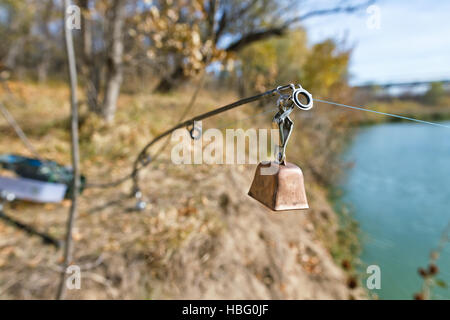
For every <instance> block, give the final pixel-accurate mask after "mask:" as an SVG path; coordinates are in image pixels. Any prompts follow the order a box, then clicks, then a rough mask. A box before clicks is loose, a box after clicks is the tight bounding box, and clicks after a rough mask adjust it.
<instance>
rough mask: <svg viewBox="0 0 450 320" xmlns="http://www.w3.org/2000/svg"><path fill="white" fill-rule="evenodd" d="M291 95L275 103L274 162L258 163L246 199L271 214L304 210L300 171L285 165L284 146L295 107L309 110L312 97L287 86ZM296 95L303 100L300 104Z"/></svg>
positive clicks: (304, 197)
mask: <svg viewBox="0 0 450 320" xmlns="http://www.w3.org/2000/svg"><path fill="white" fill-rule="evenodd" d="M291 88H292V95H286V94H281V93H280V92H279V91H278V93H279V95H280V97H279V99H278V102H277V105H278V108H279V111H278V112H277V114H276V115H275V117H274V118H273V123H274V124H275V125H277V126H278V129H279V144H278V146H277V148H276V161H270V162H261V163H260V164H259V165H258V167H257V168H256V173H255V177H254V179H253V183H252V185H251V187H250V191H249V192H248V195H249V196H251V197H252V198H254V199H255V200H257V201H259V202H261V203H262V204H264V205H265V206H267V207H268V208H269V209H271V210H273V211H283V210H299V209H308V208H309V206H308V201H307V198H306V191H305V184H304V179H303V172H302V170H301V169H300V168H299V167H298V166H296V165H295V164H293V163H289V162H286V145H287V142H288V140H289V137H290V136H291V133H292V130H293V126H294V122H293V121H292V120H291V119H290V118H289V115H290V113H291V112H292V111H293V110H294V108H295V107H296V106H297V107H298V108H300V109H302V110H309V109H311V108H312V97H311V95H310V94H309V92H307V91H306V90H304V89H303V88H302V87H301V86H299V87H298V88H295V86H294V85H291ZM299 95H303V96H304V97H305V98H306V100H307V101H306V104H304V103H301V101H300V99H299Z"/></svg>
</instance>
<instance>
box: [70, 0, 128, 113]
mask: <svg viewBox="0 0 450 320" xmlns="http://www.w3.org/2000/svg"><path fill="white" fill-rule="evenodd" d="M101 3H102V4H104V5H105V6H106V12H105V17H103V18H102V19H100V18H97V20H94V19H93V17H92V16H93V15H92V8H91V6H92V5H93V4H94V3H93V2H92V1H90V0H79V1H78V4H79V6H80V8H81V9H82V12H83V15H82V18H83V27H82V39H81V41H82V62H83V63H82V69H81V70H82V74H83V77H84V82H85V91H86V98H87V102H88V106H89V109H90V110H91V111H93V112H95V113H97V114H100V115H101V116H102V117H103V118H104V119H105V120H107V121H112V120H113V118H114V114H115V110H116V106H117V99H118V97H119V93H120V87H121V85H122V81H123V54H124V27H125V19H126V4H127V1H126V0H111V1H102V2H101ZM102 29H105V30H104V32H102V31H101V30H102ZM99 34H100V36H99ZM99 37H101V38H99ZM95 41H97V42H100V43H101V44H102V45H103V48H102V49H101V50H98V49H97V51H96V50H95V49H94V42H95ZM102 94H103V99H102V97H101V95H102Z"/></svg>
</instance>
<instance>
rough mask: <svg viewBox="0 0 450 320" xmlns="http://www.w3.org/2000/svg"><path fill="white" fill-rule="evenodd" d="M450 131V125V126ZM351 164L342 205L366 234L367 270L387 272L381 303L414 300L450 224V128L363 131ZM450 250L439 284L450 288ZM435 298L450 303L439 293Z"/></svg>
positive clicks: (449, 295)
mask: <svg viewBox="0 0 450 320" xmlns="http://www.w3.org/2000/svg"><path fill="white" fill-rule="evenodd" d="M449 125H450V123H449ZM345 158H346V160H347V161H349V162H351V163H353V164H354V166H353V167H351V168H350V169H349V170H348V172H347V175H346V177H345V179H344V180H343V181H342V185H341V188H342V189H343V198H342V200H343V201H344V202H345V203H346V204H348V205H349V206H350V208H351V210H352V212H353V215H354V218H355V219H356V220H357V221H358V223H359V225H360V230H361V243H362V248H363V251H362V255H361V260H362V261H363V263H364V264H365V265H372V264H376V265H378V266H380V268H381V289H380V290H376V289H373V290H372V292H373V293H376V294H377V295H378V296H379V297H380V298H381V299H411V298H412V295H413V294H414V293H415V292H417V291H419V290H420V287H421V284H422V281H421V278H420V276H419V275H418V272H417V269H418V268H419V267H424V266H426V265H427V262H428V261H429V260H428V259H429V256H430V251H431V250H432V249H433V248H435V247H436V246H437V245H438V242H439V239H440V237H441V234H442V231H443V229H444V228H445V227H446V225H447V224H448V223H449V221H450V129H446V128H439V127H433V126H429V125H421V124H410V123H392V124H382V125H376V126H372V127H365V128H362V129H361V130H360V132H359V134H358V135H357V136H356V138H355V140H354V141H353V142H352V145H351V146H350V148H349V150H348V151H347V153H346V155H345ZM449 247H450V244H449V245H447V246H446V247H445V250H444V251H443V253H442V255H441V257H440V259H439V260H438V266H439V268H440V273H439V274H438V276H437V278H438V279H442V280H444V281H445V282H446V283H447V285H448V286H450V248H449ZM433 295H434V296H433V298H434V299H450V289H449V288H441V287H436V289H433Z"/></svg>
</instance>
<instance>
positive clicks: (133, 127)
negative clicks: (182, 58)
mask: <svg viewBox="0 0 450 320" xmlns="http://www.w3.org/2000/svg"><path fill="white" fill-rule="evenodd" d="M10 86H11V89H12V91H13V92H14V93H15V95H16V98H17V101H21V102H22V103H17V101H15V100H14V99H11V98H8V100H7V101H5V102H6V105H7V106H8V107H9V109H10V111H11V112H12V113H13V114H14V116H15V117H16V118H17V121H18V122H19V123H20V124H21V125H22V126H23V129H24V131H25V132H26V134H27V135H28V136H29V138H30V140H31V142H32V143H33V144H34V145H35V147H36V148H37V150H38V151H39V152H40V153H41V154H42V155H44V156H45V157H46V158H49V159H53V160H56V161H58V162H60V163H63V164H67V163H70V153H69V150H70V149H69V136H68V116H69V114H68V111H69V105H68V91H67V89H66V88H65V87H64V86H62V85H52V86H37V85H32V84H23V83H11V84H10ZM190 92H192V90H189V88H187V89H185V91H180V92H177V93H175V94H173V95H148V94H135V95H123V96H122V97H121V99H120V102H119V109H118V112H117V117H116V121H115V122H114V124H113V125H106V124H104V123H103V122H102V121H101V120H100V119H98V118H97V117H95V116H92V115H88V114H87V112H86V110H85V106H82V107H81V111H82V115H83V116H82V123H81V124H80V125H81V132H80V133H81V135H80V142H81V151H82V171H83V174H85V175H86V176H87V177H88V179H89V180H90V181H91V182H92V181H109V180H110V179H114V178H116V177H121V176H123V175H125V174H127V173H129V170H130V164H131V163H132V161H133V160H134V157H135V155H136V154H137V152H138V151H139V149H140V148H141V147H142V146H143V145H144V144H145V143H146V142H147V141H149V140H150V139H151V138H152V137H154V136H155V135H156V134H157V133H159V132H161V131H163V130H165V129H167V128H168V127H169V126H170V125H172V124H175V122H176V120H178V118H179V115H180V113H181V111H182V110H183V108H184V107H185V105H186V104H187V102H188V101H189V99H190ZM0 95H2V96H3V92H0ZM235 98H236V97H235V96H234V95H233V94H232V93H221V94H220V96H217V95H216V94H215V93H212V92H207V91H203V92H202V93H201V94H200V96H199V99H198V101H197V103H196V105H195V108H194V110H193V111H192V112H193V114H197V113H199V112H204V111H206V110H210V109H212V108H214V107H216V106H218V105H222V104H226V103H229V102H230V101H233V100H235ZM252 108H254V106H247V107H244V108H242V109H239V110H235V111H233V112H230V113H227V114H224V115H223V116H222V115H221V116H219V117H216V118H214V119H212V120H211V121H208V122H205V123H204V129H206V128H207V127H213V126H223V125H225V124H227V123H230V122H233V121H236V119H240V118H246V117H248V116H249V115H251V112H252ZM316 112H317V113H316V115H318V117H315V118H314V119H317V120H313V119H312V118H303V117H299V116H296V117H297V123H296V126H297V128H299V129H297V130H296V132H301V133H297V134H295V135H294V136H293V138H292V139H293V141H292V142H290V148H289V149H288V157H290V158H289V160H290V161H292V162H298V163H299V164H301V165H302V168H303V169H304V172H305V175H306V179H307V183H308V196H309V200H310V206H311V208H313V209H310V210H308V211H306V212H302V213H296V214H295V213H289V212H287V213H280V214H275V215H274V214H272V213H270V212H268V210H267V209H265V208H263V207H262V206H260V205H259V204H258V203H256V202H255V201H254V200H252V199H250V198H249V197H247V196H246V192H247V190H248V187H249V185H250V182H251V179H252V175H253V170H254V166H249V165H240V166H208V165H202V166H192V165H184V166H174V165H171V163H170V160H169V155H168V152H167V151H166V152H165V153H164V154H163V155H162V157H161V161H158V162H157V163H154V164H152V165H151V166H150V167H149V169H148V170H146V171H145V172H144V173H143V175H142V185H143V186H144V188H145V189H144V190H143V192H144V196H145V198H146V200H148V201H149V206H148V207H147V209H146V210H145V211H144V212H134V211H131V210H130V209H132V208H133V207H134V205H135V200H134V199H130V198H128V194H129V192H130V188H131V185H130V184H129V183H125V184H123V185H121V186H120V187H118V188H113V189H108V190H96V189H88V190H86V191H85V192H84V193H83V197H82V199H81V204H80V215H79V219H78V221H77V228H76V230H75V233H74V240H75V260H74V263H76V264H78V265H80V266H82V267H83V266H85V267H86V266H89V265H90V267H89V268H87V269H88V270H84V271H83V273H82V276H83V278H82V279H83V280H82V290H79V291H70V292H69V297H70V298H83V299H93V298H107V299H119V298H125V299H129V298H138V299H155V298H212V299H214V298H243V299H244V298H247V299H248V298H261V299H266V298H287V299H292V298H294V299H295V298H298V299H301V298H310V299H314V298H332V299H347V298H350V297H361V296H362V295H361V291H359V290H350V289H348V288H347V286H346V277H347V275H346V274H345V273H344V272H343V271H342V270H341V269H340V268H338V267H337V266H336V265H335V264H334V261H333V259H332V257H331V253H330V251H331V247H332V245H331V244H332V243H335V242H336V239H337V238H336V237H337V232H338V223H337V222H336V216H335V214H334V212H333V210H332V208H331V207H330V206H329V204H328V202H327V200H326V197H325V194H326V193H325V190H324V187H323V186H324V184H326V183H329V181H330V177H331V176H332V174H331V172H335V171H336V170H337V166H336V167H334V166H330V165H329V162H328V161H330V159H333V157H335V154H336V152H337V150H338V149H339V148H340V147H341V142H338V141H337V137H338V136H339V135H342V136H343V135H344V131H345V130H344V129H343V128H344V127H340V126H339V125H337V124H336V123H338V122H339V121H340V120H339V119H340V117H341V116H340V113H339V112H337V113H336V114H333V115H332V116H330V115H329V114H328V117H327V118H326V119H327V120H325V118H324V117H323V115H324V113H323V112H322V111H320V110H318V111H316ZM193 114H191V115H193ZM272 116H273V115H271V114H268V115H265V116H262V117H258V118H254V119H252V120H250V121H245V122H242V123H234V124H233V125H232V126H231V127H233V126H237V125H239V126H240V127H243V128H246V127H250V126H257V127H269V126H270V118H271V117H272ZM328 119H332V120H328ZM299 130H300V131H299ZM0 133H1V135H2V137H3V139H2V144H0V153H19V154H26V151H25V150H24V148H23V146H22V144H21V143H20V141H19V140H18V139H17V138H16V137H15V136H14V133H13V132H12V131H11V130H10V128H9V127H8V126H7V124H6V123H5V122H4V121H3V120H1V121H0ZM318 133H320V134H318ZM336 133H339V135H337V134H336ZM331 136H334V137H335V138H336V139H332V138H331ZM294 146H297V148H295V147H294ZM155 149H157V147H156V148H155ZM294 160H295V161H294ZM325 170H328V171H325ZM327 172H328V173H327ZM68 205H69V204H68V202H67V201H65V202H63V203H62V205H37V204H31V203H24V202H18V203H14V204H12V205H11V207H10V208H7V209H8V212H9V213H11V215H13V216H14V217H16V218H17V219H20V220H21V221H24V222H26V223H29V224H31V225H32V226H34V227H36V228H37V229H39V230H41V231H45V232H48V233H49V234H51V235H52V236H54V237H56V238H62V237H63V234H64V227H65V220H66V216H67V211H68V208H67V207H68ZM325 239H327V242H326V244H325V245H324V240H325ZM60 262H61V252H60V251H57V250H56V249H54V248H52V247H48V246H45V245H43V244H42V243H41V242H40V240H39V239H37V238H34V237H29V236H27V235H25V234H23V233H22V232H21V231H19V230H17V229H15V228H14V227H12V226H9V225H7V224H5V223H4V222H0V268H1V271H0V297H2V298H32V299H51V298H53V297H54V295H55V291H56V279H57V278H58V277H57V273H58V270H59V267H58V264H59V263H60Z"/></svg>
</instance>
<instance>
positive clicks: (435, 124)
mask: <svg viewBox="0 0 450 320" xmlns="http://www.w3.org/2000/svg"><path fill="white" fill-rule="evenodd" d="M314 101H317V102H322V103H327V104H331V105H335V106H338V107H345V108H350V109H354V110H360V111H366V112H372V113H376V114H380V115H384V116H388V117H392V118H398V119H403V120H408V121H413V122H418V123H422V124H428V125H432V126H436V127H442V128H447V129H450V126H447V125H445V124H440V123H436V122H430V121H425V120H419V119H415V118H409V117H405V116H400V115H398V114H392V113H386V112H381V111H375V110H370V109H366V108H362V107H355V106H349V105H347V104H343V103H337V102H333V101H327V100H321V99H314Z"/></svg>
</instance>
